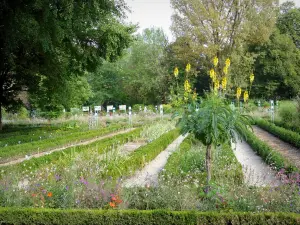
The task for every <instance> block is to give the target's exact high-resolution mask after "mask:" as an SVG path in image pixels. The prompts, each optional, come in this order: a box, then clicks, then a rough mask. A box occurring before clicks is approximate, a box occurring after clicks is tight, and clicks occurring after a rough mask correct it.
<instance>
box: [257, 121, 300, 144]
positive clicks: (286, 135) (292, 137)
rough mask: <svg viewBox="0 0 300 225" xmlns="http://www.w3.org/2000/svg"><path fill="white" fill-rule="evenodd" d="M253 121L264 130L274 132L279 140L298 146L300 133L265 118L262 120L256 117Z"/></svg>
mask: <svg viewBox="0 0 300 225" xmlns="http://www.w3.org/2000/svg"><path fill="white" fill-rule="evenodd" d="M255 123H256V124H257V125H258V126H259V127H261V128H263V129H264V130H267V131H269V132H270V133H272V134H274V135H275V136H277V137H278V138H280V139H281V140H283V141H286V142H288V143H290V144H292V145H294V146H296V147H297V148H300V134H298V133H295V132H293V131H291V130H287V129H285V128H282V127H278V126H276V125H274V124H272V123H270V122H268V121H266V120H262V119H257V120H256V121H255Z"/></svg>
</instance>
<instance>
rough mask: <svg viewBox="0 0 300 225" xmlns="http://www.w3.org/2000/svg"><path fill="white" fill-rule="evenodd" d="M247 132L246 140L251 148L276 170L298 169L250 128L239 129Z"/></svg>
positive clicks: (289, 170)
mask: <svg viewBox="0 0 300 225" xmlns="http://www.w3.org/2000/svg"><path fill="white" fill-rule="evenodd" d="M239 132H243V133H244V134H245V140H246V141H247V143H248V144H249V145H250V146H251V148H252V149H253V150H254V151H255V152H256V153H257V154H258V155H259V156H260V157H261V158H262V159H263V160H264V161H265V162H266V163H267V164H268V165H270V166H272V167H273V168H274V169H275V170H280V169H284V168H285V169H286V170H287V171H288V172H291V171H297V168H296V167H295V166H293V165H292V164H291V163H290V162H289V161H288V160H287V159H285V158H284V157H283V156H282V155H281V154H280V153H279V152H277V151H275V150H273V149H272V148H271V147H270V146H269V145H267V144H266V143H265V142H263V141H261V140H260V139H258V138H257V137H256V136H255V135H254V134H253V133H252V132H250V131H249V130H239Z"/></svg>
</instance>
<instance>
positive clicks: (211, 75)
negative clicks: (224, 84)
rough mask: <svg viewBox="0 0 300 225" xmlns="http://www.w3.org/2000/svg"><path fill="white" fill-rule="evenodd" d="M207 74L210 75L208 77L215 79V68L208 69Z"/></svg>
mask: <svg viewBox="0 0 300 225" xmlns="http://www.w3.org/2000/svg"><path fill="white" fill-rule="evenodd" d="M209 76H210V78H211V79H212V80H215V78H216V73H215V70H214V69H211V70H210V71H209Z"/></svg>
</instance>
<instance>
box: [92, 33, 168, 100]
mask: <svg viewBox="0 0 300 225" xmlns="http://www.w3.org/2000/svg"><path fill="white" fill-rule="evenodd" d="M167 43H168V41H167V38H166V35H165V34H164V33H163V31H162V30H161V29H157V28H151V29H145V30H144V31H143V33H142V34H141V35H137V37H136V40H135V41H134V42H133V43H132V45H131V46H130V48H129V49H128V50H127V54H126V55H125V56H124V57H123V58H122V59H121V60H119V61H117V62H115V63H108V62H105V63H104V66H103V67H101V68H99V69H98V70H97V71H96V72H95V73H92V74H90V78H89V82H90V84H91V86H92V89H93V92H94V93H95V95H94V97H93V98H92V99H91V102H95V103H97V104H103V103H104V104H107V103H122V104H127V105H133V104H158V103H161V102H166V94H167V92H168V86H167V75H168V72H167V69H166V67H165V65H164V64H163V59H164V54H165V48H166V45H167Z"/></svg>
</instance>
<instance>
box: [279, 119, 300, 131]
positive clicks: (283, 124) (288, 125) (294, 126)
mask: <svg viewBox="0 0 300 225" xmlns="http://www.w3.org/2000/svg"><path fill="white" fill-rule="evenodd" d="M274 124H275V125H276V126H278V127H282V128H285V129H287V130H291V131H294V132H296V133H298V134H300V127H299V126H297V125H294V124H293V125H290V124H286V123H284V122H282V121H280V120H274Z"/></svg>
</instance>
